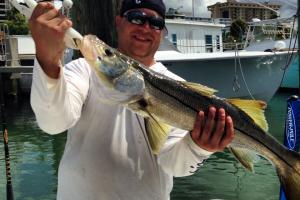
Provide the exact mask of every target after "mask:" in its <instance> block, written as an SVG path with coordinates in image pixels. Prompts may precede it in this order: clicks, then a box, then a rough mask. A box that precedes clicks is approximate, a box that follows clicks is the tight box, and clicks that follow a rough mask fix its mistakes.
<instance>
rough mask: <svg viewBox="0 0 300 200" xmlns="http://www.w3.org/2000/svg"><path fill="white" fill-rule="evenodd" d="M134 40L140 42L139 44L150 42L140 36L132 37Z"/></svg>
mask: <svg viewBox="0 0 300 200" xmlns="http://www.w3.org/2000/svg"><path fill="white" fill-rule="evenodd" d="M134 39H136V40H138V41H141V42H151V39H148V38H146V37H143V36H140V35H134Z"/></svg>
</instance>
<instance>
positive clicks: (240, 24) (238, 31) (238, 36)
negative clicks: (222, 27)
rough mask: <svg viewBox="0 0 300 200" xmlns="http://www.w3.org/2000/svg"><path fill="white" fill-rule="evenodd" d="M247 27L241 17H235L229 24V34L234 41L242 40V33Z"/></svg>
mask: <svg viewBox="0 0 300 200" xmlns="http://www.w3.org/2000/svg"><path fill="white" fill-rule="evenodd" d="M246 28H247V24H246V22H245V21H244V20H242V19H237V20H235V21H234V22H232V24H231V26H230V35H231V36H232V37H233V38H234V39H235V40H236V41H240V42H241V41H242V39H243V35H244V34H245V31H246Z"/></svg>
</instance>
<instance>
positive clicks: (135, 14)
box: [123, 10, 165, 30]
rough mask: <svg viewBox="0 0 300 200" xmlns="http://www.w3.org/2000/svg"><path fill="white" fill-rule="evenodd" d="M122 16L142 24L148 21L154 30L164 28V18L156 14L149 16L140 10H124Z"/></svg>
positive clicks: (131, 21) (133, 22)
mask: <svg viewBox="0 0 300 200" xmlns="http://www.w3.org/2000/svg"><path fill="white" fill-rule="evenodd" d="M123 17H126V19H127V21H129V22H130V23H132V24H137V25H144V24H145V23H146V22H148V23H149V25H150V27H151V28H152V29H155V30H162V29H164V28H165V20H164V19H163V18H162V17H158V16H149V15H147V14H146V13H144V12H142V11H140V10H131V11H128V12H125V13H124V14H123Z"/></svg>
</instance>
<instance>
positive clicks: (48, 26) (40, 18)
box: [29, 2, 72, 79]
mask: <svg viewBox="0 0 300 200" xmlns="http://www.w3.org/2000/svg"><path fill="white" fill-rule="evenodd" d="M71 26H72V22H71V21H70V20H69V19H68V18H66V17H65V16H63V15H62V14H60V13H59V11H58V10H57V9H55V8H54V6H53V4H51V3H49V2H48V3H46V2H42V3H39V4H38V5H37V6H36V8H35V9H34V11H33V13H32V15H31V17H30V19H29V28H30V31H31V34H32V38H33V40H34V42H35V47H36V58H37V60H38V61H39V64H40V65H41V67H42V69H43V70H44V72H45V73H46V74H47V75H48V76H49V77H51V78H54V79H56V78H58V76H59V74H60V59H61V58H62V56H63V52H64V49H65V44H64V37H65V34H66V31H67V30H68V29H69V28H70V27H71Z"/></svg>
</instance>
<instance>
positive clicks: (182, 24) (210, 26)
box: [166, 19, 225, 53]
mask: <svg viewBox="0 0 300 200" xmlns="http://www.w3.org/2000/svg"><path fill="white" fill-rule="evenodd" d="M224 26H225V25H223V24H215V23H210V22H202V21H193V20H186V19H166V27H167V29H168V36H167V37H168V39H169V40H170V41H171V42H172V43H173V44H174V45H175V46H176V47H177V49H178V50H179V51H181V52H182V53H204V52H220V51H223V45H222V28H223V27H224Z"/></svg>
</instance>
